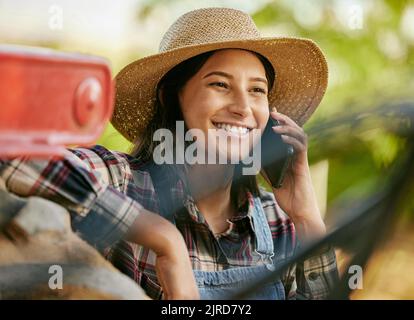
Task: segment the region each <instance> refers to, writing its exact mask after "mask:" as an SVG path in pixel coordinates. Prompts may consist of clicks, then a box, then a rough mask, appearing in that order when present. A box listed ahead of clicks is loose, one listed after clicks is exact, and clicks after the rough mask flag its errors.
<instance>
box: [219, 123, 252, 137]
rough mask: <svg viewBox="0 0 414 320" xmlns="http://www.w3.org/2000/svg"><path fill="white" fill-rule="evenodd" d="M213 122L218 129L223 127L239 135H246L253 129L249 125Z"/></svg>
mask: <svg viewBox="0 0 414 320" xmlns="http://www.w3.org/2000/svg"><path fill="white" fill-rule="evenodd" d="M213 124H214V126H215V127H216V128H217V129H222V130H225V131H227V132H230V133H235V134H239V135H244V134H246V133H248V132H249V131H250V130H251V129H250V128H247V127H240V126H233V125H231V124H227V123H222V122H219V123H218V122H216V123H213Z"/></svg>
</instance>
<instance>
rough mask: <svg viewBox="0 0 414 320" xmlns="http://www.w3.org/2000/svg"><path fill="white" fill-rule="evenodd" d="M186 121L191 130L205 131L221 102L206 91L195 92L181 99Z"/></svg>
mask: <svg viewBox="0 0 414 320" xmlns="http://www.w3.org/2000/svg"><path fill="white" fill-rule="evenodd" d="M180 105H181V111H182V113H183V117H184V121H185V122H186V124H187V126H188V127H189V128H199V129H204V128H205V127H207V126H208V122H209V121H210V118H211V116H212V115H213V114H214V113H215V112H216V109H217V106H218V105H219V101H217V99H215V98H214V97H213V96H212V95H211V94H208V93H206V92H205V91H204V90H198V91H195V94H188V95H186V96H183V98H182V99H180Z"/></svg>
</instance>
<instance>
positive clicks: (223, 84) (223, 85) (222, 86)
mask: <svg viewBox="0 0 414 320" xmlns="http://www.w3.org/2000/svg"><path fill="white" fill-rule="evenodd" d="M210 85H211V86H217V87H220V88H225V89H227V88H228V87H229V86H228V85H227V83H225V82H212V83H210Z"/></svg>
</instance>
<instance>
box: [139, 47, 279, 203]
mask: <svg viewBox="0 0 414 320" xmlns="http://www.w3.org/2000/svg"><path fill="white" fill-rule="evenodd" d="M216 51H217V50H214V51H209V52H205V53H202V54H199V55H197V56H195V57H192V58H190V59H187V60H185V61H183V62H181V63H180V64H178V65H177V66H175V67H174V68H172V69H171V70H170V71H169V72H167V73H166V74H165V76H164V77H163V78H162V79H161V80H160V82H159V83H158V86H157V98H156V101H155V115H154V117H153V119H152V120H151V122H150V124H149V125H148V127H147V129H146V130H145V132H144V134H143V135H141V136H140V137H139V138H138V139H137V141H135V143H134V146H133V149H132V151H131V155H132V156H134V157H135V158H137V159H138V160H140V162H143V163H146V162H148V161H151V160H152V156H153V152H154V149H155V148H156V147H157V145H158V144H159V143H160V142H159V141H154V139H153V136H154V133H155V132H156V131H157V130H158V129H161V128H163V129H168V130H170V131H171V132H172V133H173V136H174V139H175V126H176V121H179V120H184V119H183V115H182V112H181V108H180V104H179V99H178V92H179V91H180V90H181V89H182V88H183V87H184V85H185V84H186V83H187V81H188V80H190V79H191V78H192V77H193V76H194V75H195V74H196V73H197V72H198V71H199V70H200V69H201V68H202V66H203V65H204V64H205V63H206V61H207V60H208V59H209V58H210V57H211V56H212V55H213V54H214V53H215V52H216ZM252 53H253V54H255V55H256V56H257V57H258V59H259V60H260V61H261V63H262V64H263V67H264V69H265V72H266V78H267V81H268V88H269V91H270V89H271V88H272V87H273V82H274V80H275V71H274V69H273V66H272V65H271V63H270V62H269V61H268V60H267V59H266V58H265V57H263V56H262V55H260V54H258V53H256V52H252ZM184 126H185V124H184ZM185 130H187V128H186V127H185ZM174 154H175V150H174ZM242 168H243V164H242V163H240V164H237V165H236V167H235V171H234V176H233V184H232V188H231V197H232V200H233V201H236V195H237V194H238V191H239V190H240V188H242V187H245V188H247V189H248V190H249V191H251V192H252V193H253V194H255V195H257V194H258V185H257V181H256V176H252V175H242Z"/></svg>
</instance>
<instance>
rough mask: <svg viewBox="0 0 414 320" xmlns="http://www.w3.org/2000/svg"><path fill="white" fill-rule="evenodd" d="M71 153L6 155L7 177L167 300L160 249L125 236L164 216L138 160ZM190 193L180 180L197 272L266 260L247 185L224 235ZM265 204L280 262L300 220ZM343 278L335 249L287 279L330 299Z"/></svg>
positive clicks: (10, 185)
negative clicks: (143, 214) (145, 218)
mask: <svg viewBox="0 0 414 320" xmlns="http://www.w3.org/2000/svg"><path fill="white" fill-rule="evenodd" d="M69 151H70V152H68V154H67V155H66V157H65V158H64V159H63V160H58V159H56V158H51V159H49V160H29V159H26V158H18V159H14V160H10V161H4V160H0V178H1V179H3V180H4V182H5V185H6V187H7V189H8V190H9V191H10V192H13V193H16V194H18V195H20V196H33V195H37V196H42V197H44V198H48V199H50V200H52V201H55V202H57V203H59V204H61V205H63V206H64V207H65V208H67V209H68V211H69V212H70V213H71V217H72V226H73V228H74V230H75V231H76V232H77V233H78V234H79V235H80V236H81V237H82V238H83V239H85V240H86V241H88V242H89V243H90V244H92V245H94V246H95V247H97V249H99V250H101V251H102V252H105V255H106V257H107V258H108V259H109V260H110V261H111V262H112V263H113V264H114V265H115V266H116V267H117V268H118V269H120V270H121V271H122V272H124V273H125V274H127V275H128V276H130V277H131V278H132V279H134V280H135V281H136V282H137V283H138V284H139V285H140V286H141V287H142V288H143V289H144V290H145V291H146V293H147V294H148V295H149V296H150V297H151V298H154V299H159V298H162V290H161V287H160V285H159V283H158V281H157V277H156V274H155V267H154V265H155V254H154V253H153V252H152V251H151V250H149V249H147V248H144V247H141V246H139V245H137V244H134V243H130V242H126V241H124V240H122V237H123V236H124V235H125V233H126V232H127V230H128V228H129V226H130V225H131V224H132V223H133V221H134V220H135V219H136V218H137V216H138V215H139V212H140V210H141V209H142V207H144V208H145V209H147V210H149V211H152V212H154V213H159V202H158V196H157V194H156V192H155V190H154V186H153V184H152V180H151V176H150V175H149V173H148V172H147V171H146V170H144V169H143V166H142V163H139V162H138V161H137V159H135V158H133V157H131V156H130V155H127V154H124V153H120V152H114V151H109V150H107V149H105V148H104V147H102V146H94V147H91V148H88V149H87V148H77V149H69ZM133 171H135V179H134V175H133V173H132V172H133ZM184 190H185V188H184V186H183V182H182V181H181V180H180V179H178V180H177V182H176V183H175V184H174V186H173V188H172V190H171V192H172V195H173V197H174V198H175V199H178V201H182V203H183V207H184V210H181V211H180V212H179V214H177V216H176V226H177V228H178V229H179V230H180V232H181V234H182V235H183V237H184V240H185V242H186V244H187V248H188V251H189V254H190V258H191V261H192V264H193V269H196V270H203V271H218V270H224V269H228V268H232V267H243V266H254V265H258V264H262V263H264V262H263V261H262V260H261V257H260V255H259V254H257V253H256V252H255V233H254V228H253V224H252V212H253V195H252V194H251V193H250V192H249V191H248V190H244V191H243V193H242V194H240V195H239V199H238V200H239V201H238V214H237V215H235V216H234V217H233V218H232V219H230V220H229V229H228V230H227V231H226V232H225V233H223V234H221V235H220V236H217V235H214V234H213V233H212V232H211V230H210V228H209V226H208V224H207V222H206V221H205V219H204V217H203V215H202V214H201V213H200V212H199V210H198V209H197V206H196V204H195V202H194V200H193V199H192V197H191V196H190V195H189V194H188V193H186V192H185V191H184ZM260 201H261V203H262V205H263V209H264V211H265V214H266V217H267V221H268V223H269V227H270V230H271V233H272V237H273V242H274V249H275V254H276V255H275V259H284V258H286V257H289V256H291V255H292V254H293V253H294V251H295V248H296V233H295V227H294V225H293V223H292V222H291V221H290V219H289V217H288V216H287V215H286V214H285V213H284V212H283V211H282V210H281V208H280V207H279V206H278V205H277V203H276V201H275V198H274V196H273V194H272V193H270V192H266V191H264V190H263V189H261V191H260ZM276 262H277V261H276ZM310 274H312V276H310ZM315 275H316V277H315ZM337 277H338V272H337V266H336V258H335V253H334V250H333V249H332V248H327V249H326V250H324V251H322V252H320V254H318V255H315V256H312V257H309V258H308V259H306V260H305V261H302V262H300V263H297V264H296V265H293V266H291V268H290V269H289V270H288V271H287V272H286V273H285V274H284V276H283V278H282V282H283V284H284V287H285V291H286V295H287V297H288V298H291V299H295V298H304V299H323V298H325V297H327V295H328V293H329V291H330V289H331V287H332V285H333V284H334V282H335V281H336V279H337Z"/></svg>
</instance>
